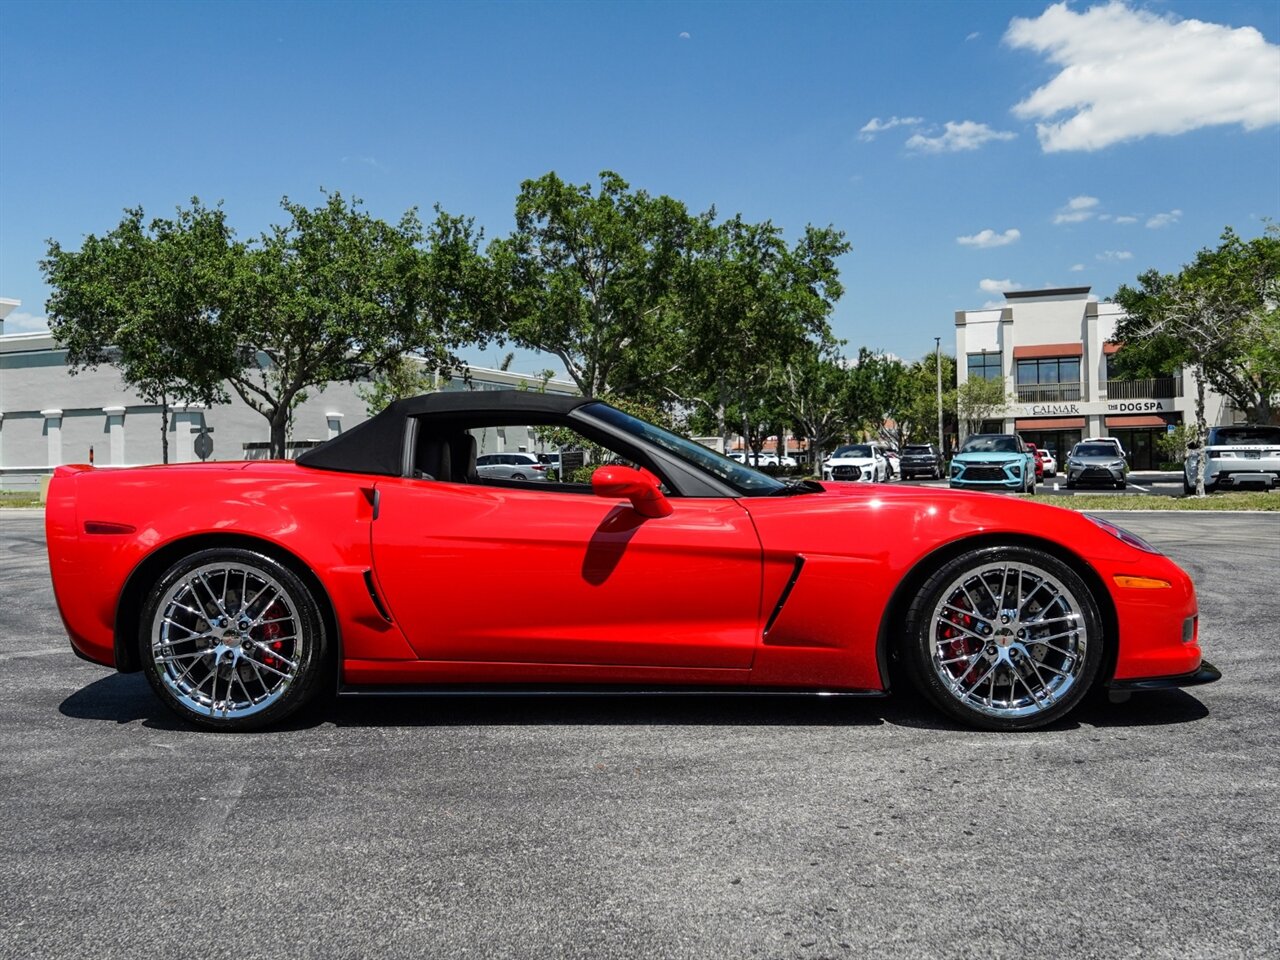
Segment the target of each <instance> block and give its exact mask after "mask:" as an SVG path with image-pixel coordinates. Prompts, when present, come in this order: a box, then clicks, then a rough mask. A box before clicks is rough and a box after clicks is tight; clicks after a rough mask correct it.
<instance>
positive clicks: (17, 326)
mask: <svg viewBox="0 0 1280 960" xmlns="http://www.w3.org/2000/svg"><path fill="white" fill-rule="evenodd" d="M48 329H49V318H48V317H42V316H40V315H39V314H35V313H26V312H24V311H22V310H18V311H15V312H14V313H11V314H9V316H7V317H5V318H4V332H5V333H35V332H37V331H44V330H48Z"/></svg>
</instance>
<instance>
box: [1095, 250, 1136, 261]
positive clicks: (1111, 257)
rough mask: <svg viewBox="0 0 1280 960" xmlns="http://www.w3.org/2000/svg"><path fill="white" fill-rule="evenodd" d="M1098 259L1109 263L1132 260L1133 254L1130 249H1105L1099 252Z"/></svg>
mask: <svg viewBox="0 0 1280 960" xmlns="http://www.w3.org/2000/svg"><path fill="white" fill-rule="evenodd" d="M1098 259H1099V260H1103V261H1105V262H1107V263H1115V262H1117V261H1120V260H1132V259H1133V254H1132V253H1130V252H1129V251H1128V250H1103V251H1102V253H1100V254H1098Z"/></svg>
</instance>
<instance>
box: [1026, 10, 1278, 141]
mask: <svg viewBox="0 0 1280 960" xmlns="http://www.w3.org/2000/svg"><path fill="white" fill-rule="evenodd" d="M1004 42H1005V43H1007V44H1008V45H1009V46H1011V47H1015V48H1022V49H1027V50H1032V51H1034V52H1036V53H1039V54H1041V55H1043V56H1044V57H1045V58H1046V59H1047V60H1048V61H1049V62H1050V63H1052V64H1054V65H1055V66H1057V67H1059V68H1061V69H1060V72H1059V73H1058V75H1057V76H1055V77H1054V78H1053V79H1052V80H1050V81H1049V82H1048V83H1046V84H1045V85H1044V86H1042V87H1040V88H1039V89H1037V90H1035V91H1033V92H1032V94H1031V95H1030V96H1029V97H1027V98H1026V99H1025V100H1023V101H1021V102H1020V103H1018V104H1015V105H1014V107H1013V113H1014V116H1016V117H1019V118H1020V119H1024V120H1029V119H1035V120H1041V121H1045V122H1042V123H1037V124H1036V132H1037V134H1038V135H1039V137H1040V146H1041V148H1042V149H1043V150H1044V152H1046V153H1054V152H1057V151H1059V150H1101V149H1102V148H1103V147H1108V146H1110V145H1111V144H1114V143H1121V142H1123V141H1125V140H1137V139H1141V138H1142V137H1149V136H1156V135H1161V136H1174V135H1176V134H1180V133H1186V132H1187V131H1189V130H1196V129H1199V128H1200V127H1207V126H1213V125H1216V124H1235V123H1238V124H1240V125H1241V126H1243V127H1244V129H1246V130H1258V129H1261V128H1263V127H1268V126H1271V125H1272V124H1276V123H1280V96H1276V91H1277V90H1280V46H1277V45H1275V44H1271V43H1267V41H1266V39H1265V38H1264V37H1263V35H1262V34H1261V33H1260V32H1259V31H1258V30H1256V29H1255V28H1253V27H1236V28H1232V27H1228V26H1224V25H1222V24H1217V23H1205V22H1203V21H1201V20H1179V19H1177V18H1176V17H1174V16H1172V15H1166V16H1162V15H1160V14H1157V13H1152V12H1150V11H1147V10H1134V9H1131V8H1130V7H1129V6H1127V5H1126V4H1124V3H1122V2H1118V0H1112V2H1110V3H1107V4H1105V5H1101V4H1100V5H1097V6H1093V7H1090V8H1089V9H1088V10H1085V11H1084V12H1076V11H1075V10H1073V9H1071V8H1070V7H1069V6H1067V4H1066V3H1056V4H1054V5H1053V6H1051V7H1049V8H1048V9H1047V10H1045V11H1044V13H1042V14H1040V16H1039V17H1036V18H1035V19H1027V18H1024V17H1014V18H1013V19H1012V20H1011V21H1010V22H1009V29H1008V30H1007V31H1006V32H1005V35H1004Z"/></svg>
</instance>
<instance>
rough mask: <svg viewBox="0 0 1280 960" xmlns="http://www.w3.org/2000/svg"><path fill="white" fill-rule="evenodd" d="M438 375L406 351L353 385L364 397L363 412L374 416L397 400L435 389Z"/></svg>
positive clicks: (361, 397) (358, 393) (359, 394)
mask: <svg viewBox="0 0 1280 960" xmlns="http://www.w3.org/2000/svg"><path fill="white" fill-rule="evenodd" d="M437 376H438V374H436V373H433V372H432V371H431V370H428V369H427V368H426V366H425V365H424V364H423V363H422V362H421V361H420V360H416V359H414V358H413V357H412V356H411V355H409V354H405V355H403V356H400V357H397V358H396V359H394V360H392V361H391V362H390V363H388V364H387V365H386V366H384V367H383V368H382V369H381V370H378V371H376V372H375V373H374V374H373V375H372V376H371V377H370V378H369V382H368V384H367V385H363V386H359V387H357V388H356V395H357V396H359V397H360V399H361V400H363V401H364V409H365V413H367V414H368V415H369V416H371V417H373V416H376V415H377V414H379V413H381V412H382V411H383V410H385V409H387V407H388V406H390V405H391V404H392V403H393V402H394V401H396V400H404V399H406V398H408V397H416V396H418V395H419V394H422V393H427V392H429V391H431V390H434V389H435V386H436V379H437Z"/></svg>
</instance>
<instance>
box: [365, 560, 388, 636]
mask: <svg viewBox="0 0 1280 960" xmlns="http://www.w3.org/2000/svg"><path fill="white" fill-rule="evenodd" d="M364 585H365V586H366V587H368V588H369V599H370V600H372V601H373V605H374V606H375V607H376V608H377V609H378V613H379V614H380V615H381V617H382V619H383V620H385V621H387V623H390V622H391V614H390V613H388V612H387V608H386V605H385V604H384V603H383V602H382V597H380V596H378V588H377V587H375V586H374V585H373V571H372V570H366V571H365V572H364Z"/></svg>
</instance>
